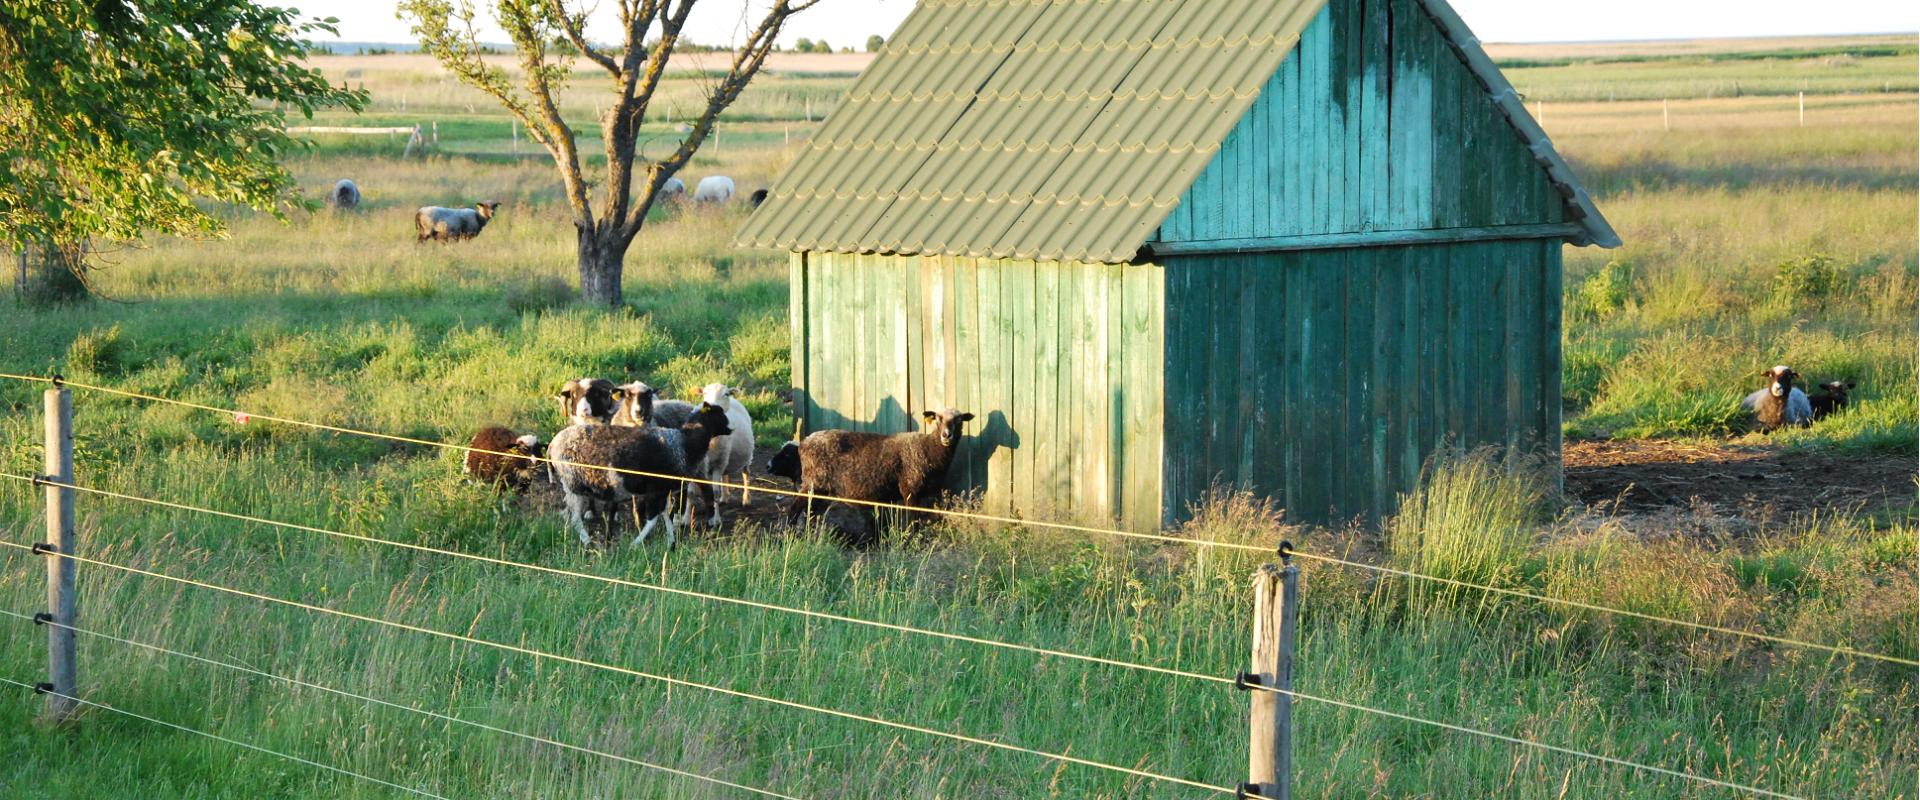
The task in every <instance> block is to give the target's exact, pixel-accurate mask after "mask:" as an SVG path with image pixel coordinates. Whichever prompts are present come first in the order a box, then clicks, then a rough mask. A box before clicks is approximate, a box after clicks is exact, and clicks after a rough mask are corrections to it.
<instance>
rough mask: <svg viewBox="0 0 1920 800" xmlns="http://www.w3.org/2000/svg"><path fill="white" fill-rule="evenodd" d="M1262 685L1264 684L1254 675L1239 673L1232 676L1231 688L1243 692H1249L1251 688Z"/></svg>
mask: <svg viewBox="0 0 1920 800" xmlns="http://www.w3.org/2000/svg"><path fill="white" fill-rule="evenodd" d="M1264 685H1266V684H1264V683H1261V681H1260V676H1259V675H1258V674H1256V673H1252V672H1240V673H1238V674H1235V675H1234V676H1233V688H1235V689H1239V690H1240V691H1243V692H1251V691H1253V687H1255V686H1264Z"/></svg>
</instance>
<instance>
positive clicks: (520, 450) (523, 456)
mask: <svg viewBox="0 0 1920 800" xmlns="http://www.w3.org/2000/svg"><path fill="white" fill-rule="evenodd" d="M467 446H468V447H471V448H473V449H472V450H468V451H467V457H466V460H465V461H464V462H463V463H462V464H461V465H460V471H461V472H462V473H465V474H466V475H467V477H469V478H471V479H473V480H474V481H476V482H478V483H480V484H482V485H486V486H491V487H493V488H495V489H499V490H505V491H510V492H524V491H526V490H527V487H529V486H532V485H533V478H534V475H535V474H537V473H538V472H539V471H540V462H539V461H537V460H536V459H540V458H543V457H545V456H546V454H547V448H546V446H545V445H543V444H541V443H540V437H538V436H535V435H533V434H531V433H529V434H526V435H521V434H517V433H514V432H513V431H512V430H509V429H507V428H502V427H500V426H498V425H488V426H487V427H484V428H481V429H480V430H478V431H475V432H474V434H473V439H472V440H471V441H469V442H467Z"/></svg>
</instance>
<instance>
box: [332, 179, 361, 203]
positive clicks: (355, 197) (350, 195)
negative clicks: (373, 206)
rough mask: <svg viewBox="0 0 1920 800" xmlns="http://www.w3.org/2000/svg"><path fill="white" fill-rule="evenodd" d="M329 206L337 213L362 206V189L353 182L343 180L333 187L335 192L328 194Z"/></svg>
mask: <svg viewBox="0 0 1920 800" xmlns="http://www.w3.org/2000/svg"><path fill="white" fill-rule="evenodd" d="M327 205H329V206H332V207H333V209H334V210H336V211H346V210H348V209H351V208H353V207H354V206H357V205H360V187H358V186H355V185H354V183H353V181H350V180H347V179H346V178H341V179H340V182H339V183H336V184H334V185H333V191H330V192H327Z"/></svg>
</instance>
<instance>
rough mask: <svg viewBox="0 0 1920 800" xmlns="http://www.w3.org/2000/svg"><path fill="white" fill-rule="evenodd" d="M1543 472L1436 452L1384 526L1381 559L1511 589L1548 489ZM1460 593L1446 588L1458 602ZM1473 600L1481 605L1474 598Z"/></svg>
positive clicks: (1492, 457)
mask: <svg viewBox="0 0 1920 800" xmlns="http://www.w3.org/2000/svg"><path fill="white" fill-rule="evenodd" d="M1547 474H1548V473H1547V472H1546V471H1545V469H1544V465H1541V464H1534V463H1529V462H1526V461H1525V460H1524V459H1519V458H1516V457H1503V456H1501V455H1500V454H1499V453H1498V452H1496V451H1493V450H1479V451H1475V452H1471V453H1448V452H1444V451H1443V452H1442V453H1441V454H1439V455H1437V456H1436V457H1435V458H1434V459H1433V461H1432V463H1431V464H1430V465H1429V466H1428V467H1427V470H1426V473H1425V475H1424V476H1423V480H1422V481H1421V484H1420V487H1419V488H1418V489H1416V490H1414V491H1412V492H1409V493H1408V494H1407V495H1406V496H1405V497H1403V498H1401V501H1400V508H1399V511H1398V513H1397V514H1396V515H1395V516H1394V517H1393V518H1392V519H1391V520H1390V521H1388V523H1387V524H1386V526H1385V530H1384V535H1385V540H1386V550H1387V554H1388V555H1389V556H1390V557H1391V559H1392V561H1393V562H1394V563H1395V564H1396V565H1398V566H1400V567H1402V568H1403V569H1407V570H1409V571H1412V572H1418V573H1420V574H1423V575H1431V576H1433V577H1436V578H1444V579H1447V580H1452V581H1463V582H1466V583H1476V584H1481V585H1489V586H1504V585H1508V584H1511V583H1513V582H1515V580H1516V579H1517V578H1518V577H1519V568H1520V564H1521V562H1522V561H1523V560H1524V559H1525V557H1526V554H1527V553H1528V552H1529V551H1531V550H1532V547H1533V544H1534V538H1535V537H1536V536H1537V535H1538V532H1539V529H1540V523H1541V522H1542V521H1543V519H1544V518H1545V513H1544V511H1545V506H1546V502H1547V498H1548V492H1549V488H1550V484H1549V483H1548V481H1547V478H1546V476H1547ZM1461 591H1462V590H1459V589H1454V588H1449V589H1447V590H1446V594H1447V595H1448V596H1450V597H1457V596H1458V595H1459V594H1460V592H1461ZM1473 597H1474V599H1476V600H1481V599H1485V597H1484V596H1483V595H1480V594H1478V593H1474V594H1473Z"/></svg>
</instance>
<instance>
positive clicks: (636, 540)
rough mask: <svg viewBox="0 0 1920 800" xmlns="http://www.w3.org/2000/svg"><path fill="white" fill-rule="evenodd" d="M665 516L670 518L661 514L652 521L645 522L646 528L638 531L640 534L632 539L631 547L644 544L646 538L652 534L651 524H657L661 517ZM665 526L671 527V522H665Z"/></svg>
mask: <svg viewBox="0 0 1920 800" xmlns="http://www.w3.org/2000/svg"><path fill="white" fill-rule="evenodd" d="M665 516H670V515H667V514H662V515H660V516H656V517H653V518H652V519H649V520H647V524H646V526H645V527H643V528H641V529H640V534H639V535H638V536H635V537H633V546H634V547H639V546H640V545H642V544H645V543H646V541H647V536H648V535H649V534H652V533H653V524H654V523H656V522H659V521H660V519H661V517H665ZM667 525H668V526H672V525H673V522H672V521H671V520H669V521H668V522H667Z"/></svg>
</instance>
